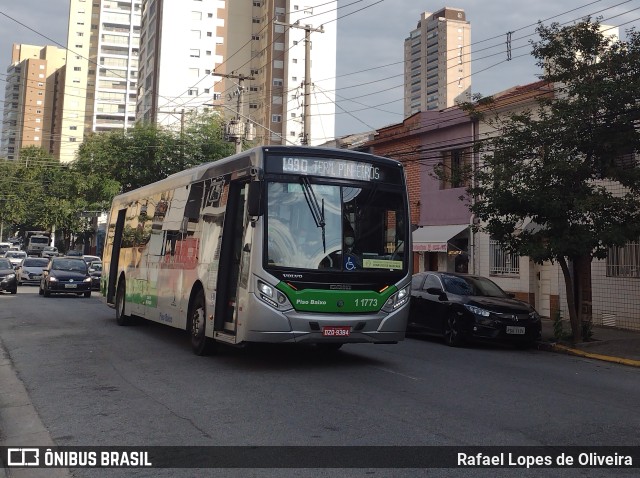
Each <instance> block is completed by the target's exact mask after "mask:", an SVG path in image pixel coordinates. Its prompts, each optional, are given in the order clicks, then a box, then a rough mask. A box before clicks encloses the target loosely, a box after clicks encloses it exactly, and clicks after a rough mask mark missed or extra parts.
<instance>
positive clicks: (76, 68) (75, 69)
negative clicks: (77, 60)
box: [73, 66, 82, 71]
mask: <svg viewBox="0 0 640 478" xmlns="http://www.w3.org/2000/svg"><path fill="white" fill-rule="evenodd" d="M80 70H82V68H80V67H79V66H74V67H73V71H80Z"/></svg>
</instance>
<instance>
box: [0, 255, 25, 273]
mask: <svg viewBox="0 0 640 478" xmlns="http://www.w3.org/2000/svg"><path fill="white" fill-rule="evenodd" d="M4 257H5V259H9V262H11V265H12V266H13V268H14V269H17V268H18V266H19V265H20V264H22V261H23V260H25V259H26V258H27V253H26V252H24V251H7V252H5V253H4Z"/></svg>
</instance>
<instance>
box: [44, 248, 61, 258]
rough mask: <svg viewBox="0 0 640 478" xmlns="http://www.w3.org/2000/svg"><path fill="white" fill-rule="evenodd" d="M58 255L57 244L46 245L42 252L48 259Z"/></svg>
mask: <svg viewBox="0 0 640 478" xmlns="http://www.w3.org/2000/svg"><path fill="white" fill-rule="evenodd" d="M58 255H59V253H58V248H57V247H55V246H45V247H44V249H42V253H41V256H42V257H46V258H47V259H49V258H50V257H57V256H58Z"/></svg>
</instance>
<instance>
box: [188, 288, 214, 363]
mask: <svg viewBox="0 0 640 478" xmlns="http://www.w3.org/2000/svg"><path fill="white" fill-rule="evenodd" d="M206 320H207V316H206V310H205V304H204V293H203V292H202V291H199V292H198V293H197V294H196V296H195V297H194V298H193V302H192V303H191V306H190V307H189V320H188V327H189V333H190V336H191V348H192V350H193V353H194V354H196V355H208V354H209V353H212V352H213V351H214V346H213V343H212V341H211V339H209V338H208V337H207V336H206V334H205V329H206V325H207V324H206Z"/></svg>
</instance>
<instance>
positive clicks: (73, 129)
mask: <svg viewBox="0 0 640 478" xmlns="http://www.w3.org/2000/svg"><path fill="white" fill-rule="evenodd" d="M69 129H70V130H71V131H76V130H77V129H78V127H77V126H69Z"/></svg>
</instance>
